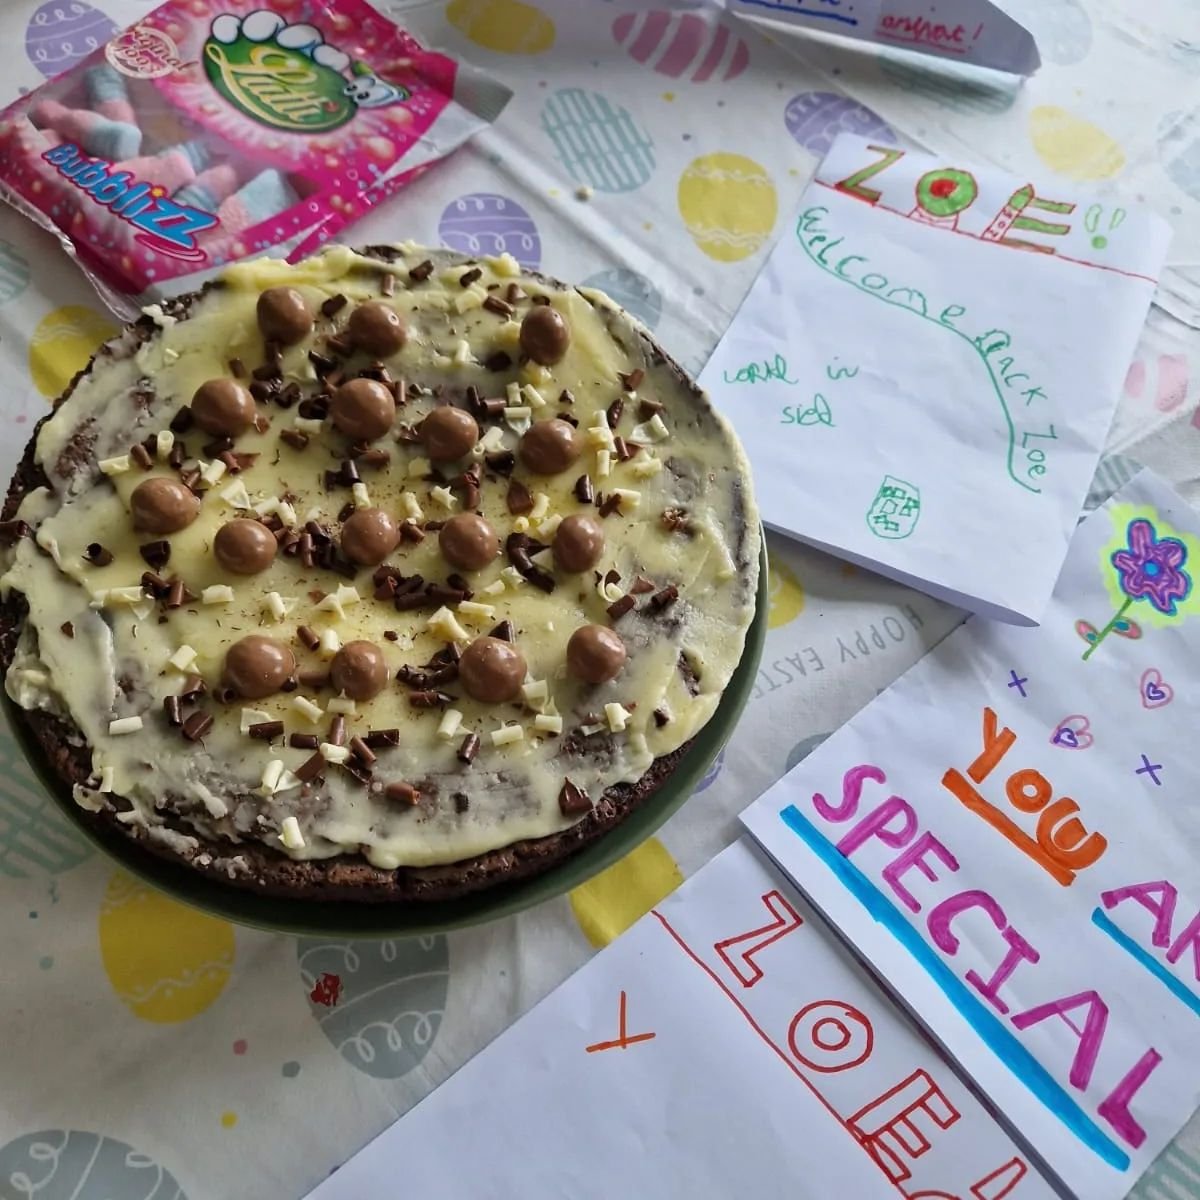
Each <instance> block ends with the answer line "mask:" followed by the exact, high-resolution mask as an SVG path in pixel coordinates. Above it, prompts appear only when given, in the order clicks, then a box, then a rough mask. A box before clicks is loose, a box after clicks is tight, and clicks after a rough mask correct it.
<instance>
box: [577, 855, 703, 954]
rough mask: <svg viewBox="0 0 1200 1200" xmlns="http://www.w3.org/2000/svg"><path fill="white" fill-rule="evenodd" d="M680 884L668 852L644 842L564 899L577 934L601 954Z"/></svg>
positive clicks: (673, 860) (676, 865)
mask: <svg viewBox="0 0 1200 1200" xmlns="http://www.w3.org/2000/svg"><path fill="white" fill-rule="evenodd" d="M682 882H683V872H682V871H680V869H679V864H678V863H677V862H676V861H675V859H674V858H672V857H671V852H670V851H669V850H668V849H667V848H666V846H664V845H663V844H662V842H660V841H659V840H658V838H656V837H650V838H647V839H646V840H645V841H644V842H643V843H642V844H641V845H640V846H635V847H634V848H633V849H632V850H631V851H630V852H629V853H628V854H627V855H625V857H624V858H621V859H618V860H617V861H616V862H615V863H613V864H612V866H611V867H606V868H605V869H604V870H603V871H601V872H600V873H599V874H598V875H593V876H592V877H591V879H589V880H587V881H586V882H585V883H581V884H580V885H579V886H578V887H576V888H572V889H571V891H570V892H568V893H567V899H568V901H569V902H570V905H571V914H572V916H574V918H575V924H576V925H578V926H579V931H580V932H581V933H582V934H583V936H584V937H585V938H587V940H588V941H589V942H590V943H591V944H592V945H593V946H594V947H595V948H596V949H597V950H600V949H602V948H603V947H604V946H607V945H608V944H609V943H610V942H613V941H615V940H616V939H617V938H619V937H620V936H621V934H623V933H624V932H625V931H626V930H627V929H629V928H630V927H631V926H633V925H635V924H636V923H637V922H638V921H640V920H641V919H642V917H644V916H645V915H646V914H647V913H648V912H649V911H650V910H651V909H652V908H653V907H654V906H655V905H656V904H659V903H660V902H661V901H663V900H665V899H666V898H667V897H668V896H669V895H670V894H671V893H672V892H673V891H674V890H675V889H676V888H677V887H678V886H679V885H680V884H681V883H682Z"/></svg>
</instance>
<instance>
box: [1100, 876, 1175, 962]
mask: <svg viewBox="0 0 1200 1200" xmlns="http://www.w3.org/2000/svg"><path fill="white" fill-rule="evenodd" d="M1154 892H1157V893H1158V899H1157V900H1155V899H1153V898H1152V893H1154ZM1122 900H1136V901H1137V903H1138V904H1140V905H1141V906H1142V907H1143V908H1144V909H1147V910H1148V911H1149V912H1150V913H1152V914H1153V915H1154V934H1153V936H1152V937H1151V938H1150V942H1151V944H1152V945H1155V946H1158V947H1163V946H1166V945H1168V944H1169V943H1170V941H1171V922H1172V921H1174V920H1175V900H1176V892H1175V889H1174V887H1172V886H1171V884H1169V883H1168V882H1167V881H1166V880H1165V879H1160V880H1158V881H1157V882H1156V883H1132V884H1130V885H1129V886H1128V887H1120V888H1113V889H1112V891H1110V892H1101V893H1100V902H1101V903H1102V904H1103V905H1104V907H1105V908H1115V907H1116V906H1117V905H1118V904H1120V903H1121V901H1122ZM1171 961H1172V962H1173V961H1174V959H1172V960H1171Z"/></svg>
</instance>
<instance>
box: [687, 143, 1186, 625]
mask: <svg viewBox="0 0 1200 1200" xmlns="http://www.w3.org/2000/svg"><path fill="white" fill-rule="evenodd" d="M1167 240H1168V229H1167V226H1166V225H1165V224H1164V223H1163V222H1162V221H1161V220H1159V218H1157V217H1156V216H1154V215H1153V214H1152V213H1150V212H1149V211H1148V210H1147V211H1143V210H1136V209H1130V210H1126V209H1124V208H1120V207H1118V206H1116V205H1114V204H1113V203H1112V202H1101V201H1098V200H1091V199H1089V198H1087V197H1085V196H1082V195H1080V194H1077V193H1074V192H1073V191H1072V190H1071V189H1069V188H1064V187H1061V186H1060V185H1058V184H1052V185H1049V186H1048V187H1045V188H1043V187H1042V186H1041V185H1034V184H1032V183H1030V182H1028V181H1027V180H1023V179H1019V178H1017V177H1015V176H1010V175H1005V174H1003V173H1002V172H998V171H993V170H981V171H974V172H970V171H967V170H965V169H964V168H963V166H962V164H954V163H946V162H942V161H939V160H937V159H933V158H930V157H928V156H926V155H921V154H916V153H913V152H910V151H904V150H900V149H898V148H896V147H893V146H878V145H874V144H872V143H871V142H868V141H866V140H864V139H862V138H858V137H853V136H850V135H843V136H842V137H840V138H839V139H838V140H837V141H836V142H835V143H834V146H833V148H832V149H831V151H830V153H829V155H828V156H827V157H826V159H825V161H824V162H823V163H822V164H821V167H820V169H819V171H818V173H817V177H816V179H815V180H814V181H813V183H812V184H811V185H810V186H809V188H808V190H807V192H806V193H805V196H804V199H803V201H802V205H801V211H800V214H799V216H798V218H797V219H796V221H795V222H794V224H792V225H791V226H790V227H789V228H787V229H785V231H784V234H783V236H782V238H781V239H780V241H779V243H778V245H777V246H776V247H775V249H774V251H773V252H772V254H771V257H770V258H769V259H768V261H767V264H766V266H765V267H764V269H763V271H762V274H761V275H760V276H759V277H758V279H757V280H756V281H755V284H754V286H753V288H752V289H751V290H750V293H749V295H748V296H747V298H746V300H745V302H744V303H743V305H742V307H741V309H740V311H739V312H738V314H737V316H736V318H735V319H734V322H733V324H732V326H731V327H730V329H729V331H728V332H727V333H726V334H725V337H724V338H723V339H722V340H721V343H720V344H719V345H718V347H717V349H716V351H715V352H714V354H713V356H712V358H711V359H710V360H709V362H708V364H707V366H706V367H705V369H704V372H703V373H702V375H701V377H700V382H701V384H702V385H703V386H704V387H705V388H707V390H708V391H709V392H710V393H711V394H712V395H713V397H714V398H715V400H716V401H717V404H718V406H719V407H720V408H721V409H722V410H723V411H724V412H725V413H726V414H727V415H728V416H729V418H730V419H731V420H732V421H733V423H734V425H735V426H736V427H737V431H738V433H739V435H740V436H741V439H742V442H743V443H744V445H745V447H746V450H747V453H748V454H749V456H750V461H751V463H752V465H753V467H754V473H755V483H756V491H757V495H758V500H759V504H760V506H761V508H762V512H763V517H764V519H765V520H766V522H767V523H768V524H769V525H771V526H773V527H774V528H776V529H779V530H781V531H782V532H784V533H789V534H792V535H794V536H796V537H799V538H801V539H803V540H804V541H806V542H810V543H812V544H813V545H817V546H821V547H824V548H826V549H829V550H831V551H833V552H834V553H835V554H839V555H841V556H842V557H844V558H848V559H850V560H851V561H853V562H857V563H860V564H863V565H865V566H868V567H870V568H871V569H873V570H877V571H880V572H882V573H883V574H885V575H890V576H892V577H893V578H896V579H899V580H901V581H902V582H905V583H909V584H911V585H912V586H914V587H917V588H920V589H922V590H923V591H926V592H929V593H931V594H933V595H935V596H938V597H940V598H941V599H945V600H948V601H950V602H951V603H954V604H958V605H960V606H962V607H965V608H968V609H970V610H972V611H976V612H981V613H984V614H986V615H989V616H992V617H995V618H998V619H1001V620H1006V621H1012V622H1015V623H1025V624H1028V623H1033V622H1036V621H1037V620H1038V619H1040V617H1041V614H1042V610H1043V609H1044V607H1045V604H1046V601H1047V599H1048V598H1049V596H1050V592H1051V589H1052V588H1053V586H1054V580H1055V578H1056V577H1057V575H1058V571H1059V567H1060V566H1061V564H1062V559H1063V555H1064V554H1065V552H1066V548H1067V542H1068V540H1069V538H1070V534H1071V530H1072V529H1073V528H1074V525H1075V520H1076V517H1077V515H1078V513H1079V510H1080V507H1081V504H1082V501H1083V498H1084V495H1085V494H1086V491H1087V486H1088V483H1089V481H1090V480H1091V478H1092V474H1093V472H1094V469H1095V466H1096V462H1097V460H1098V458H1099V454H1100V449H1101V447H1102V445H1103V442H1104V437H1105V434H1106V432H1107V430H1108V426H1109V423H1110V421H1111V419H1112V414H1113V410H1114V407H1115V405H1116V402H1117V398H1118V396H1119V394H1120V389H1121V384H1122V381H1123V379H1124V377H1125V372H1126V369H1127V368H1128V366H1129V360H1130V357H1131V355H1132V353H1133V349H1134V346H1135V344H1136V342H1137V337H1138V331H1139V330H1140V329H1141V326H1142V323H1143V321H1144V319H1145V315H1146V310H1147V307H1148V305H1149V303H1150V298H1151V296H1152V295H1153V291H1154V278H1155V276H1156V274H1157V272H1158V270H1159V268H1160V267H1161V265H1162V261H1163V256H1164V254H1165V252H1166V245H1167Z"/></svg>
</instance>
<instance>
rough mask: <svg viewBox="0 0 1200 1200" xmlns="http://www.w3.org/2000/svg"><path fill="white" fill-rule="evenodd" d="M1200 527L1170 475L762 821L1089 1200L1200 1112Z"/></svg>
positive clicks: (966, 634)
mask: <svg viewBox="0 0 1200 1200" xmlns="http://www.w3.org/2000/svg"><path fill="white" fill-rule="evenodd" d="M1198 572H1200V515H1198V514H1196V513H1195V512H1193V511H1192V510H1191V509H1189V508H1188V507H1187V505H1186V504H1185V503H1184V502H1183V501H1182V500H1180V499H1179V497H1177V496H1175V495H1174V494H1173V493H1171V492H1170V491H1169V489H1168V488H1167V487H1166V486H1165V485H1164V484H1162V483H1161V482H1159V481H1157V480H1156V479H1154V478H1153V477H1152V476H1150V475H1149V474H1147V473H1143V474H1141V475H1139V476H1138V477H1137V478H1136V479H1135V480H1134V481H1133V482H1132V483H1131V484H1130V485H1128V487H1126V488H1125V490H1124V491H1122V492H1121V493H1119V494H1118V495H1117V496H1116V497H1114V499H1113V500H1111V501H1110V502H1109V503H1108V504H1107V505H1106V506H1105V507H1104V508H1101V509H1099V510H1098V511H1097V512H1096V513H1094V514H1093V515H1092V516H1090V517H1088V519H1087V520H1086V521H1085V522H1084V523H1083V524H1082V525H1081V526H1080V527H1079V529H1078V532H1077V533H1076V535H1075V537H1074V539H1073V541H1072V543H1071V550H1070V554H1069V556H1068V558H1067V561H1066V565H1065V566H1064V568H1063V573H1062V578H1061V579H1060V580H1059V583H1058V586H1057V588H1056V590H1055V592H1054V597H1053V600H1052V602H1051V604H1050V607H1049V610H1048V612H1047V615H1046V622H1045V624H1044V625H1043V626H1042V627H1041V628H1039V629H1015V628H1012V627H1011V626H1002V625H996V624H992V623H987V622H981V621H970V622H968V623H967V624H966V626H964V627H963V628H962V629H960V630H958V631H956V632H955V633H953V634H951V636H950V637H949V638H947V639H946V641H944V642H943V643H942V644H941V645H940V646H939V647H938V648H937V649H935V650H934V651H933V652H932V653H931V654H930V655H928V656H927V657H926V658H924V659H922V660H921V662H919V663H918V664H917V665H916V666H915V667H913V668H912V669H911V670H910V671H909V672H908V673H907V674H906V675H904V676H902V677H901V679H900V680H899V681H898V682H897V683H896V684H894V685H893V686H892V688H890V689H889V690H888V691H887V692H885V693H884V694H883V695H882V696H880V697H879V698H878V699H877V700H875V701H874V702H873V703H872V704H871V705H869V706H868V707H867V708H866V709H864V710H863V711H862V712H861V713H860V714H859V715H858V716H857V717H856V718H854V720H853V721H851V723H850V724H849V725H847V726H845V727H844V728H843V729H842V730H840V731H839V732H838V733H835V734H834V735H833V736H832V737H831V738H830V739H829V740H828V741H827V742H825V743H824V745H822V746H821V747H820V748H819V749H818V750H816V751H815V752H814V753H813V754H812V755H811V756H810V757H809V758H807V759H806V760H805V761H804V763H803V764H802V765H801V766H799V767H797V768H796V770H795V771H793V772H791V774H789V775H787V776H785V777H784V778H783V779H782V780H781V781H780V782H779V783H778V784H777V785H776V786H775V787H773V788H772V789H771V790H770V791H768V792H767V793H766V794H765V795H764V796H763V797H762V798H761V799H760V800H758V801H757V802H756V803H755V804H754V805H753V806H751V808H749V809H748V810H747V811H746V813H745V814H744V815H743V819H744V821H745V823H746V825H747V826H748V827H749V829H750V830H751V832H752V833H753V834H754V836H755V837H756V838H757V839H758V840H759V841H760V843H761V844H762V845H763V846H764V847H765V848H766V849H767V851H768V852H769V853H770V854H771V855H772V857H773V858H774V859H775V860H776V861H777V862H778V863H779V864H780V865H781V866H782V867H783V868H784V869H785V870H786V871H787V872H788V873H789V874H790V875H791V876H792V877H793V878H794V879H796V880H797V881H799V882H800V883H801V884H802V885H803V887H804V889H805V891H806V893H807V894H808V895H809V897H810V898H811V899H812V900H813V902H814V903H815V904H816V905H817V907H818V908H820V909H821V910H822V911H823V912H824V913H825V914H826V916H828V917H829V918H830V919H831V920H832V921H833V922H834V923H835V924H836V925H837V926H838V927H839V928H840V929H841V931H842V932H843V934H844V935H845V936H846V937H847V938H848V939H849V940H850V941H851V942H853V944H854V945H855V946H856V947H857V949H858V951H859V952H860V953H861V954H862V955H863V956H864V957H865V958H866V959H867V960H868V961H869V962H870V963H871V965H872V966H873V967H874V968H875V969H876V970H877V971H879V972H880V973H881V974H882V975H883V976H884V978H885V979H886V980H887V981H888V982H889V983H890V984H891V985H892V987H893V988H894V989H896V990H897V991H898V992H899V993H900V994H901V995H902V996H903V997H904V999H905V1000H906V1001H907V1003H908V1004H909V1006H910V1007H911V1008H912V1010H913V1011H914V1012H916V1013H918V1014H919V1015H920V1017H921V1018H922V1020H924V1021H925V1022H926V1023H927V1024H928V1026H929V1029H930V1031H931V1033H932V1034H933V1035H934V1036H935V1037H936V1038H937V1039H938V1040H939V1041H940V1042H941V1043H942V1044H943V1045H944V1046H946V1047H947V1048H948V1049H949V1050H950V1052H951V1053H952V1054H953V1055H954V1056H955V1058H956V1059H957V1060H958V1061H959V1062H960V1063H961V1064H962V1065H963V1066H964V1067H965V1068H966V1069H967V1070H968V1071H969V1072H970V1073H971V1075H972V1076H973V1077H974V1079H975V1081H976V1083H977V1084H978V1085H979V1086H980V1088H981V1089H982V1090H983V1091H984V1092H985V1093H986V1094H987V1095H988V1096H989V1097H990V1099H991V1100H992V1101H993V1102H994V1103H995V1104H996V1106H997V1107H998V1108H999V1109H1000V1110H1001V1111H1002V1112H1004V1113H1005V1114H1006V1115H1007V1116H1008V1117H1009V1118H1010V1119H1011V1120H1012V1121H1013V1123H1014V1125H1015V1126H1016V1128H1017V1130H1018V1131H1019V1132H1020V1133H1022V1134H1024V1135H1025V1137H1027V1138H1028V1139H1029V1141H1030V1142H1031V1143H1032V1145H1033V1146H1034V1147H1035V1148H1036V1149H1037V1150H1038V1151H1039V1153H1040V1154H1041V1155H1042V1156H1043V1158H1044V1160H1045V1162H1046V1163H1047V1164H1048V1165H1049V1167H1050V1168H1051V1169H1052V1170H1053V1171H1054V1172H1056V1173H1057V1175H1058V1176H1059V1177H1060V1178H1061V1180H1062V1181H1063V1182H1064V1183H1065V1184H1066V1186H1067V1187H1068V1188H1069V1189H1070V1190H1071V1192H1072V1193H1073V1194H1074V1195H1077V1196H1080V1197H1086V1200H1118V1198H1119V1197H1121V1196H1124V1195H1125V1193H1126V1192H1127V1191H1128V1190H1129V1188H1130V1187H1132V1185H1133V1183H1134V1181H1135V1180H1136V1179H1137V1176H1138V1174H1139V1173H1140V1172H1141V1171H1142V1170H1143V1169H1144V1168H1145V1167H1146V1166H1147V1165H1148V1164H1149V1163H1150V1162H1151V1160H1152V1159H1153V1158H1154V1156H1155V1155H1156V1154H1157V1153H1158V1152H1159V1151H1160V1150H1161V1149H1162V1148H1163V1146H1164V1145H1165V1144H1166V1143H1167V1141H1168V1140H1169V1139H1170V1137H1171V1136H1172V1135H1173V1134H1174V1133H1175V1132H1176V1131H1177V1130H1178V1129H1179V1127H1180V1126H1181V1125H1182V1124H1183V1122H1184V1121H1185V1120H1186V1119H1187V1118H1188V1116H1189V1115H1190V1114H1191V1113H1192V1111H1193V1110H1194V1109H1195V1108H1196V1106H1197V1104H1200V1037H1198V1036H1197V1035H1198V1034H1200V885H1198V883H1197V880H1198V879H1200V875H1198V872H1197V866H1196V864H1197V862H1200V800H1198V799H1197V793H1196V768H1195V763H1194V759H1193V757H1192V748H1193V741H1194V729H1193V726H1194V724H1195V720H1194V717H1195V712H1196V701H1195V695H1196V693H1197V690H1198V689H1200V672H1198V670H1197V663H1200V591H1198V590H1197V587H1196V583H1197V580H1198V578H1200V575H1198Z"/></svg>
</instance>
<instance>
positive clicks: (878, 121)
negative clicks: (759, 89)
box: [783, 92, 896, 155]
mask: <svg viewBox="0 0 1200 1200" xmlns="http://www.w3.org/2000/svg"><path fill="white" fill-rule="evenodd" d="M783 123H784V125H786V126H787V131H788V133H790V134H791V135H792V137H793V138H795V139H796V141H797V142H799V143H800V145H801V146H803V147H804V148H805V150H810V151H812V153H813V154H820V155H824V154H827V153H828V152H829V148H830V146H832V145H833V141H834V138H836V137H837V135H838V134H839V133H853V134H857V135H858V136H859V137H865V138H871V139H872V140H873V141H877V142H887V143H889V144H891V143H894V142H895V141H896V135H895V134H894V133H893V132H892V127H891V126H890V125H889V124H888V123H887V122H886V121H885V120H883V118H882V117H877V116H876V115H875V114H874V113H873V112H872V111H871V110H870V109H869V108H866V107H864V106H863V105H861V104H859V103H858V102H857V101H856V100H851V99H850V97H849V96H839V95H838V94H837V93H836V92H800V93H798V94H797V95H795V96H793V97H792V98H791V99H790V100H789V101H788V102H787V107H786V108H785V109H784V110H783Z"/></svg>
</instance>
